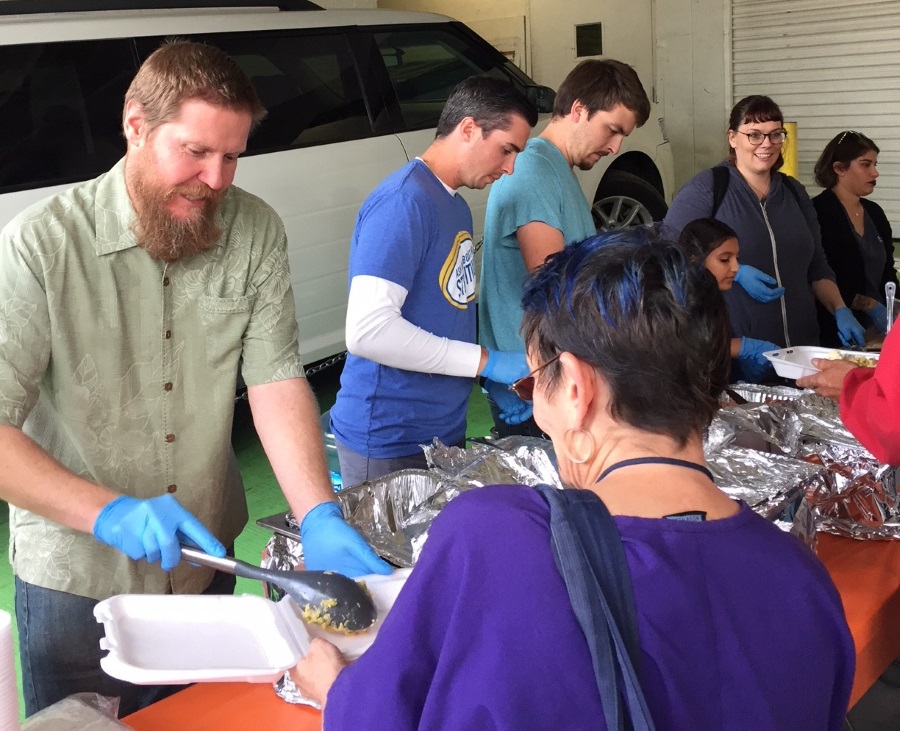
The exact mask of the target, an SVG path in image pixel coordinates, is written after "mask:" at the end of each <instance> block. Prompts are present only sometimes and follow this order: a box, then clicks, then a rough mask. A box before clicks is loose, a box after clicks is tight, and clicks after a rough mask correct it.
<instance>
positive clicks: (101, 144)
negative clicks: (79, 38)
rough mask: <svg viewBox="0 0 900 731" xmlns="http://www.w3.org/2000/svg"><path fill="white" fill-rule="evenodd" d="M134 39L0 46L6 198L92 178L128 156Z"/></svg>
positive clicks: (0, 177)
mask: <svg viewBox="0 0 900 731" xmlns="http://www.w3.org/2000/svg"><path fill="white" fill-rule="evenodd" d="M135 69H136V67H135V58H134V49H133V47H132V45H131V43H130V42H129V41H128V40H106V41H85V42H69V43H31V44H22V45H17V46H2V47H0V193H9V192H13V191H17V190H27V189H31V188H42V187H45V186H50V185H61V184H65V183H74V182H77V181H80V180H87V179H90V178H93V177H96V176H97V175H100V174H101V173H103V172H105V171H106V170H108V169H109V168H111V167H112V166H113V165H114V164H115V163H116V161H117V160H118V159H119V158H120V157H121V156H122V155H123V154H124V153H125V142H124V140H123V138H122V122H121V120H122V102H123V100H124V98H125V91H126V90H127V89H128V84H129V83H130V82H131V79H132V77H133V76H134V73H135Z"/></svg>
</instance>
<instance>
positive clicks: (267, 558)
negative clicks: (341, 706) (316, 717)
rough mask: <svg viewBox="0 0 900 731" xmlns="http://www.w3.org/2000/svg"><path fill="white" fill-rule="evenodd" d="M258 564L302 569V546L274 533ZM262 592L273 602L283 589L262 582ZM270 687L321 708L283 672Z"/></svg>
mask: <svg viewBox="0 0 900 731" xmlns="http://www.w3.org/2000/svg"><path fill="white" fill-rule="evenodd" d="M260 565H261V566H262V567H263V568H264V569H274V570H276V571H293V570H295V569H298V570H302V569H303V546H301V545H300V541H299V540H297V539H295V538H289V537H288V536H285V535H282V534H281V533H275V534H274V535H273V536H272V537H271V538H270V539H269V542H268V543H267V544H266V547H265V549H264V550H263V556H262V561H261V562H260ZM263 594H264V595H265V596H267V597H268V598H269V599H271V600H272V601H273V602H277V601H280V600H281V599H282V598H283V597H284V590H283V589H282V588H280V587H278V586H275V585H274V584H269V583H267V582H265V581H264V582H263ZM272 687H273V688H274V689H275V694H276V695H277V696H278V697H279V698H281V699H283V700H285V701H287V702H288V703H293V704H295V705H304V706H312V707H313V708H317V709H321V708H322V706H320V705H319V704H318V703H316V702H315V701H314V700H312V698H307V697H306V696H305V695H303V693H301V692H300V689H299V688H298V687H297V686H296V685H295V684H294V681H293V680H291V676H290V675H289V674H288V673H285V674H284V675H282V676H281V678H279V679H278V680H276V681H275V682H274V683H273V684H272Z"/></svg>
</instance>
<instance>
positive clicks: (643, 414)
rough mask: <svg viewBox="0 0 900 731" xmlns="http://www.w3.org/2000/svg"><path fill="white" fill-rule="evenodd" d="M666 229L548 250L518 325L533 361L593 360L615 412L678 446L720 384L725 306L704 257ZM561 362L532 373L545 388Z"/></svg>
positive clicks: (706, 416)
mask: <svg viewBox="0 0 900 731" xmlns="http://www.w3.org/2000/svg"><path fill="white" fill-rule="evenodd" d="M664 236H665V234H664V233H662V232H661V229H657V228H646V227H636V228H633V229H627V230H624V229H620V230H618V231H611V232H607V233H603V234H599V235H598V236H594V237H592V238H589V239H587V240H585V241H583V242H582V243H580V244H573V245H571V246H567V247H566V248H565V249H563V250H562V251H560V252H558V253H556V254H553V255H552V256H550V257H548V258H547V260H546V262H545V263H544V265H543V266H541V267H539V268H538V269H537V270H536V271H535V273H534V274H532V276H531V277H530V278H529V280H528V281H527V283H526V286H525V295H524V297H523V299H522V307H523V310H524V317H523V320H522V332H523V335H524V337H525V343H526V347H527V348H528V350H529V352H530V353H531V354H532V355H533V357H534V360H535V362H540V363H544V362H547V361H549V360H550V359H551V358H553V357H554V356H556V355H558V354H559V353H562V352H569V353H572V354H573V355H574V356H575V357H577V358H578V359H579V360H581V361H583V362H585V363H588V364H590V365H592V366H593V367H594V368H595V369H596V370H597V371H598V373H600V374H601V375H602V376H603V378H604V379H605V380H606V382H607V383H608V384H609V388H610V412H611V415H612V417H613V418H614V419H616V420H618V421H621V422H623V423H626V424H628V425H630V426H632V427H635V428H638V429H642V430H644V431H648V432H651V433H654V434H663V435H666V436H669V437H671V438H672V439H674V440H675V441H676V442H678V443H679V444H680V445H682V446H683V445H684V444H685V443H686V442H687V441H688V439H690V438H691V436H693V435H695V434H698V433H699V434H702V433H703V432H704V430H705V429H706V428H707V427H708V426H709V423H710V421H711V420H712V418H713V415H714V414H715V412H716V410H717V409H718V407H719V401H718V398H719V394H720V393H721V392H722V390H723V389H724V387H725V386H726V385H727V383H728V368H729V365H730V356H729V334H728V314H727V312H726V309H725V301H724V300H723V299H722V295H721V293H720V292H719V288H718V285H717V284H716V281H715V279H714V278H713V277H711V276H710V275H709V272H707V270H706V267H705V266H704V264H703V262H696V261H692V260H691V259H690V258H689V257H687V256H685V254H684V253H683V252H682V251H681V249H679V248H678V246H677V245H676V244H674V243H672V242H671V241H669V240H666V238H664ZM560 370H561V369H560V365H559V361H554V362H553V363H550V364H549V365H548V366H547V367H546V368H544V369H542V370H541V371H540V372H539V373H538V374H536V378H537V379H538V381H539V382H542V383H541V385H542V386H543V387H545V388H547V389H553V388H555V387H556V386H557V384H558V382H559V375H560Z"/></svg>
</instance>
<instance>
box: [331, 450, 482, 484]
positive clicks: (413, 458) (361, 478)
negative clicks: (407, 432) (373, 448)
mask: <svg viewBox="0 0 900 731" xmlns="http://www.w3.org/2000/svg"><path fill="white" fill-rule="evenodd" d="M335 446H336V447H337V453H338V459H339V460H340V462H341V484H342V485H343V486H344V487H353V486H354V485H358V484H360V483H361V482H365V481H366V480H377V479H378V478H379V477H384V476H385V475H387V474H390V473H391V472H396V471H397V470H410V469H421V470H424V469H428V461H427V460H426V459H425V453H424V452H422V451H421V450H420V451H419V452H418V453H416V454H410V455H408V456H406V457H390V458H388V459H373V458H372V457H367V456H366V455H364V454H360V453H359V452H354V451H353V450H352V449H350V447H347V446H344V445H343V444H341V443H340V442H339V441H337V440H335ZM452 446H455V447H463V448H464V447H465V446H466V440H465V439H463V440H462V441H460V442H458V443H457V444H454V445H452Z"/></svg>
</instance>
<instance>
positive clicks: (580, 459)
mask: <svg viewBox="0 0 900 731" xmlns="http://www.w3.org/2000/svg"><path fill="white" fill-rule="evenodd" d="M573 434H577V435H582V434H583V435H585V436H586V437H587V439H588V441H589V442H590V446H589V447H588V450H587V455H586V456H584V457H581V456H578V457H573V456H572V451H573V450H572V449H570V448H569V441H570V439H569V437H570V435H573ZM583 440H584V437H581V436H578V437H576V438H574V439H572V440H571V441H572V442H573V446H577V442H579V441H583ZM582 446H585V445H582ZM563 449H565V452H566V459H568V460H569V461H570V462H571V463H572V464H584V463H585V462H587V461H588V460H589V459H590V458H591V457H593V456H594V452H596V451H597V444H596V443H595V442H594V435H593V434H591V433H590V432H589V431H587V429H582V428H580V427H579V428H578V429H566V432H565V434H563Z"/></svg>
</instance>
